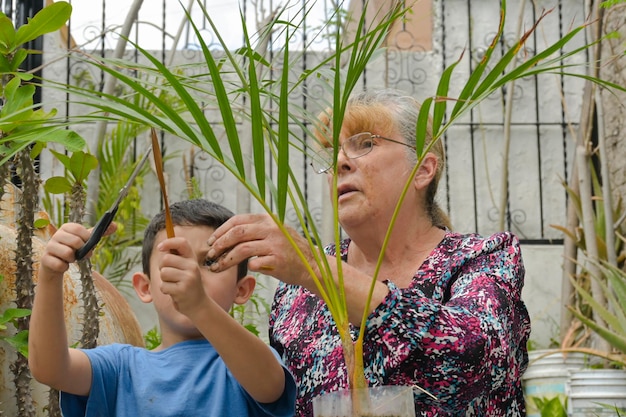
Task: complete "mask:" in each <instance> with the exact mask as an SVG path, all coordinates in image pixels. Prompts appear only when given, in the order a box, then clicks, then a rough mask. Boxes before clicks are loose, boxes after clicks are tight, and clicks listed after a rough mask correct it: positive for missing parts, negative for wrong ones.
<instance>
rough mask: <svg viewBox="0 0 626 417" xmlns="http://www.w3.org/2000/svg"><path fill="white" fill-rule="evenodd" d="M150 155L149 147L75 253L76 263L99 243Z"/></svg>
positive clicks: (150, 149) (150, 148)
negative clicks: (108, 207) (85, 240)
mask: <svg viewBox="0 0 626 417" xmlns="http://www.w3.org/2000/svg"><path fill="white" fill-rule="evenodd" d="M150 153H152V147H149V148H148V150H147V151H146V153H144V154H143V156H142V157H141V160H140V161H139V163H138V164H137V166H136V167H135V170H134V171H133V173H132V174H130V178H128V181H126V184H124V187H122V189H121V190H120V192H119V194H118V196H117V199H116V200H115V202H114V203H113V205H112V206H111V208H110V209H108V210H107V211H106V212H105V213H104V214H103V215H102V218H100V220H98V223H96V225H95V226H94V228H93V230H92V232H91V236H90V237H89V239H88V240H87V242H85V244H84V245H83V246H82V247H81V248H80V249H78V250H77V251H76V254H75V255H76V260H77V261H80V260H81V259H83V258H84V257H85V255H87V254H88V253H89V251H90V250H91V249H93V247H94V246H96V245H97V244H98V242H100V239H102V236H104V232H106V230H107V229H108V227H109V225H110V224H111V222H112V221H113V218H114V217H115V214H116V213H117V210H118V209H119V207H120V203H121V202H122V200H123V199H124V197H126V196H127V195H128V191H130V187H131V185H133V181H135V178H136V177H137V175H138V174H139V171H141V168H142V167H143V166H144V165H145V163H146V161H148V157H149V156H150Z"/></svg>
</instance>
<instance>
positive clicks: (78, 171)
mask: <svg viewBox="0 0 626 417" xmlns="http://www.w3.org/2000/svg"><path fill="white" fill-rule="evenodd" d="M97 167H98V160H97V159H96V157H95V156H93V155H91V154H88V153H85V152H82V151H77V152H73V153H72V156H71V157H70V172H71V174H72V176H73V177H74V180H75V181H76V183H82V182H83V181H84V180H86V179H87V177H88V176H89V173H90V172H91V171H93V170H94V169H96V168H97Z"/></svg>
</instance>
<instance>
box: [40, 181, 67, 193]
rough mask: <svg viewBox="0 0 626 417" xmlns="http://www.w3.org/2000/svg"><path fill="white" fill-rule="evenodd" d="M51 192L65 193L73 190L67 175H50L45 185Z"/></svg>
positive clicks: (45, 188)
mask: <svg viewBox="0 0 626 417" xmlns="http://www.w3.org/2000/svg"><path fill="white" fill-rule="evenodd" d="M43 188H44V190H46V191H47V192H49V193H50V194H65V193H69V192H71V191H72V184H71V183H70V181H69V180H68V179H67V178H65V177H50V178H48V179H47V180H46V182H45V183H44V185H43Z"/></svg>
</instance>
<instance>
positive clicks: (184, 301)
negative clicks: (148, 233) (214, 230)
mask: <svg viewBox="0 0 626 417" xmlns="http://www.w3.org/2000/svg"><path fill="white" fill-rule="evenodd" d="M157 249H158V250H159V251H160V252H163V255H162V256H161V259H160V262H159V270H160V274H161V291H162V292H163V294H167V295H169V296H170V297H172V300H173V301H174V307H175V308H176V309H177V310H178V311H180V312H181V313H183V314H185V315H186V316H189V315H190V313H191V312H192V311H193V310H194V309H195V308H197V307H198V306H202V305H204V304H205V303H206V300H207V298H208V296H207V295H206V293H205V291H204V287H203V285H202V272H201V271H200V267H199V266H198V260H197V258H196V254H195V253H194V251H193V249H192V248H191V246H190V245H189V242H188V241H187V239H185V238H182V237H174V238H171V239H166V240H164V241H163V242H161V243H160V244H159V245H158V246H157Z"/></svg>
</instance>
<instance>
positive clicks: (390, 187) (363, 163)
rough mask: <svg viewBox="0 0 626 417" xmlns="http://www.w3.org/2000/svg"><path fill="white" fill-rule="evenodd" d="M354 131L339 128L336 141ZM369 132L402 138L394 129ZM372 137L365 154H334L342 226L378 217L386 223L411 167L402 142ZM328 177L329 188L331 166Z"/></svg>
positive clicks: (346, 226) (392, 137) (400, 140)
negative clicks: (351, 156)
mask: <svg viewBox="0 0 626 417" xmlns="http://www.w3.org/2000/svg"><path fill="white" fill-rule="evenodd" d="M357 133H361V132H349V133H348V134H344V132H342V134H341V136H340V142H341V143H342V144H343V143H344V141H347V140H348V139H350V137H352V136H353V135H355V134H357ZM372 133H373V134H374V135H376V134H379V135H381V136H384V137H386V138H389V139H392V140H395V141H399V142H405V141H404V138H403V137H401V136H400V135H398V134H396V133H394V132H382V131H380V132H379V131H374V132H372ZM372 140H373V143H374V147H373V149H372V150H371V152H369V153H368V154H366V155H363V156H361V157H358V158H355V159H350V158H348V157H347V156H346V154H345V153H344V152H343V151H341V150H340V151H339V154H338V157H337V195H338V198H337V203H338V210H339V221H340V223H341V225H342V226H343V227H344V228H346V229H349V228H351V227H359V226H364V227H367V226H368V225H370V224H372V222H381V221H382V222H383V223H382V224H383V225H384V226H385V227H386V226H387V224H388V223H389V220H390V218H391V215H392V214H393V211H394V209H395V207H396V204H397V202H398V199H399V197H400V193H401V191H402V189H403V188H404V185H405V184H406V181H407V179H408V176H409V175H410V173H411V169H412V168H413V167H412V166H411V164H410V163H409V160H408V156H407V152H408V148H407V147H406V146H403V145H401V144H399V143H394V142H391V141H388V140H385V139H380V138H378V139H376V138H373V139H372ZM328 181H329V185H330V188H331V190H332V183H333V171H332V170H331V171H329V174H328ZM331 198H332V191H331Z"/></svg>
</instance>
